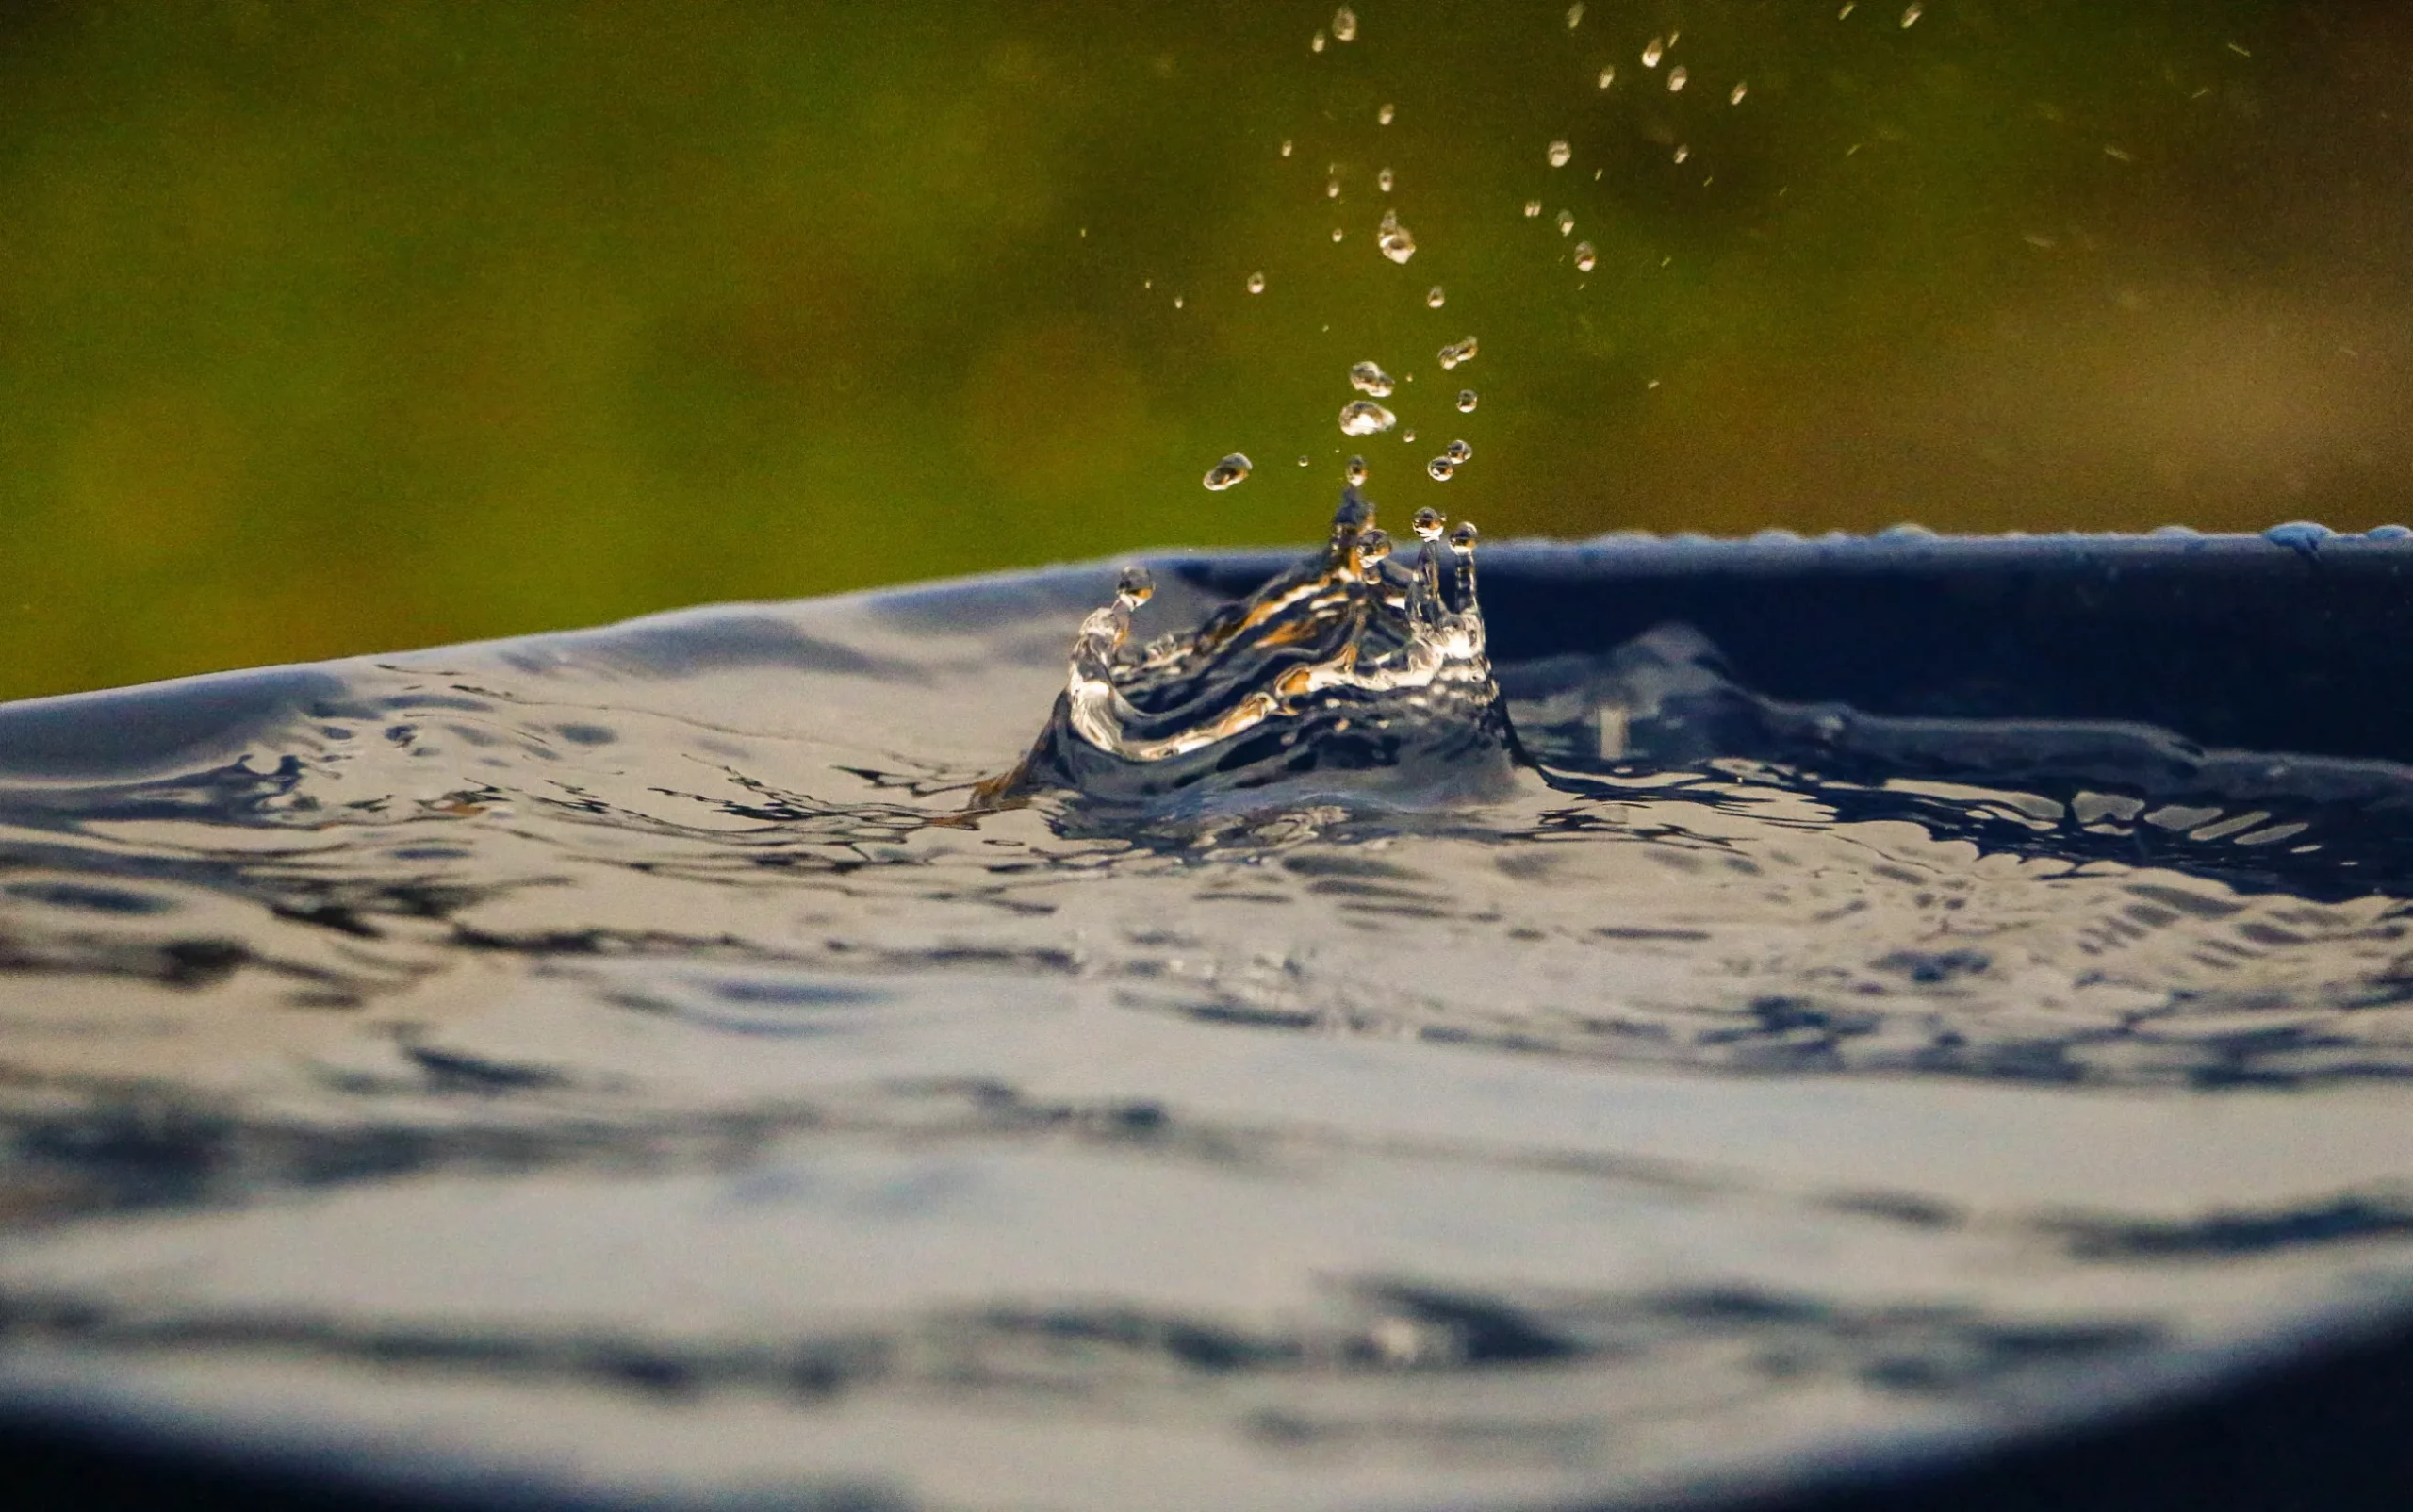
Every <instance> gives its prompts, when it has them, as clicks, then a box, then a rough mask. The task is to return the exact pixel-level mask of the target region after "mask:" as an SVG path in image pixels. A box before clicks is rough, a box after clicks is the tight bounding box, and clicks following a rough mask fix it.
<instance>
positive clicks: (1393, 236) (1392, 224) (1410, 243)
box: [1374, 210, 1416, 262]
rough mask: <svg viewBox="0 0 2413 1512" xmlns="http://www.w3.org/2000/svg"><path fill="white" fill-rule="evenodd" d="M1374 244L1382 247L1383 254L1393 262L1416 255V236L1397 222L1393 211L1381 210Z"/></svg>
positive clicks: (1397, 219)
mask: <svg viewBox="0 0 2413 1512" xmlns="http://www.w3.org/2000/svg"><path fill="white" fill-rule="evenodd" d="M1374 245H1376V246H1378V247H1380V248H1382V249H1383V255H1384V256H1386V257H1388V258H1389V259H1390V260H1391V261H1393V262H1405V261H1407V259H1409V258H1410V257H1413V256H1415V255H1416V238H1415V237H1414V236H1412V235H1410V234H1409V232H1408V229H1407V227H1405V226H1403V225H1402V224H1400V223H1399V216H1398V214H1397V212H1395V211H1391V210H1385V211H1384V212H1383V223H1382V226H1381V228H1380V229H1378V230H1377V231H1375V233H1374Z"/></svg>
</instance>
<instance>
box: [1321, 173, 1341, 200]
mask: <svg viewBox="0 0 2413 1512" xmlns="http://www.w3.org/2000/svg"><path fill="white" fill-rule="evenodd" d="M1323 197H1324V198H1325V199H1327V200H1337V199H1338V198H1340V180H1338V179H1337V178H1327V179H1325V180H1324V181H1323Z"/></svg>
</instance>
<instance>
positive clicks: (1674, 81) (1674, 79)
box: [1667, 63, 1692, 94]
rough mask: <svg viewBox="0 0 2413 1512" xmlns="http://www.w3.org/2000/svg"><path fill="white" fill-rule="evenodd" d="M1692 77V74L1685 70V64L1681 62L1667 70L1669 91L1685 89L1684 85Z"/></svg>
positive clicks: (1671, 92)
mask: <svg viewBox="0 0 2413 1512" xmlns="http://www.w3.org/2000/svg"><path fill="white" fill-rule="evenodd" d="M1691 78H1692V75H1691V74H1687V73H1685V72H1684V69H1683V64H1681V63H1680V64H1678V65H1677V66H1676V67H1674V68H1671V69H1669V70H1668V71H1667V92H1668V93H1670V94H1673V93H1675V92H1676V91H1677V90H1681V89H1683V87H1684V85H1685V84H1686V83H1688V82H1689V81H1690V80H1691Z"/></svg>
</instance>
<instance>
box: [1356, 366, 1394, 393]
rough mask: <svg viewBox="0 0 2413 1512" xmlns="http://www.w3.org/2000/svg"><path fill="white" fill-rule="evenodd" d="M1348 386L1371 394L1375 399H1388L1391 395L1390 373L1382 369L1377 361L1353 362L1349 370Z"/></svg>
mask: <svg viewBox="0 0 2413 1512" xmlns="http://www.w3.org/2000/svg"><path fill="white" fill-rule="evenodd" d="M1349 386H1350V387H1352V388H1354V389H1355V390H1357V391H1358V392H1359V393H1361V394H1371V395H1373V396H1374V397H1375V398H1376V399H1388V398H1390V397H1391V375H1390V374H1389V373H1387V372H1385V371H1383V370H1382V368H1381V366H1380V365H1379V364H1377V363H1371V362H1360V363H1355V364H1353V365H1352V366H1351V368H1350V370H1349Z"/></svg>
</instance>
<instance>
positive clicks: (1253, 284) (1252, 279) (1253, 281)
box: [1248, 273, 1265, 294]
mask: <svg viewBox="0 0 2413 1512" xmlns="http://www.w3.org/2000/svg"><path fill="white" fill-rule="evenodd" d="M1248 291H1249V292H1250V293H1252V294H1262V293H1264V292H1265V275H1264V274H1263V273H1251V274H1249V275H1248Z"/></svg>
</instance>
